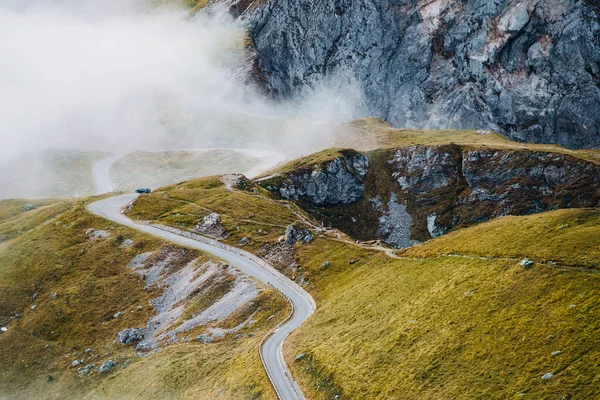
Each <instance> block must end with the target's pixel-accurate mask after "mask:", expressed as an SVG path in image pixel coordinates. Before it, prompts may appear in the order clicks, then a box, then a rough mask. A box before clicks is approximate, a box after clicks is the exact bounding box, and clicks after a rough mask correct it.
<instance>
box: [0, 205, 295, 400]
mask: <svg viewBox="0 0 600 400" xmlns="http://www.w3.org/2000/svg"><path fill="white" fill-rule="evenodd" d="M89 201H91V200H86V201H85V202H84V201H72V202H65V203H64V204H65V206H64V209H63V210H62V212H57V213H56V214H52V215H51V216H49V215H48V216H45V217H44V218H43V219H44V223H34V222H31V221H28V220H27V218H26V217H25V216H26V215H28V216H29V217H30V218H31V219H32V220H34V221H38V220H39V218H38V217H37V213H45V211H44V209H45V208H47V207H54V206H57V205H58V204H62V203H57V204H53V205H48V206H45V207H40V208H39V209H37V210H34V211H29V212H27V213H21V214H19V215H17V217H20V218H23V220H22V221H21V222H22V223H23V224H25V225H27V226H31V228H30V230H28V231H27V232H25V233H23V234H22V235H20V236H18V237H16V238H14V239H11V240H9V241H7V242H5V243H4V244H3V245H2V247H0V326H6V327H7V328H8V330H7V332H2V333H0V348H1V349H2V351H0V364H1V365H2V368H1V369H0V397H1V398H5V397H6V398H16V399H31V398H40V399H44V398H47V399H50V398H52V399H55V398H56V397H57V395H60V398H123V399H124V398H128V399H129V398H152V397H155V398H156V397H159V398H178V399H182V398H194V399H196V398H206V399H214V398H248V399H250V398H258V397H260V398H274V393H273V392H272V389H271V387H270V384H269V382H268V380H267V377H266V374H265V373H264V370H263V367H262V365H261V363H260V359H259V355H258V347H257V346H258V341H259V340H260V338H262V336H264V335H265V334H266V332H267V331H268V330H269V329H271V328H272V327H273V326H275V324H277V323H278V322H279V321H280V320H281V319H283V318H284V317H285V316H286V315H287V312H288V311H287V303H286V302H285V300H284V299H283V298H282V297H281V296H280V295H278V294H276V293H275V292H274V291H272V290H268V289H263V290H261V293H260V295H259V297H258V298H257V299H256V301H255V302H253V303H252V304H248V305H247V306H246V307H243V309H239V310H237V311H236V312H235V313H234V314H232V315H231V316H230V317H229V318H228V319H226V320H225V321H223V325H224V326H225V327H226V328H230V327H234V326H237V325H238V324H239V323H241V322H243V321H245V320H246V319H247V318H248V317H249V315H251V314H253V315H254V317H253V318H254V319H255V322H254V324H252V325H249V326H247V327H244V328H243V329H242V330H240V331H238V332H239V333H243V334H244V335H243V338H239V339H237V338H235V337H234V335H233V334H228V335H226V336H225V337H223V338H220V339H219V340H216V341H215V342H214V343H210V344H206V345H205V344H201V343H199V342H194V341H192V342H188V343H179V344H175V345H172V346H167V347H166V348H164V349H161V350H160V351H159V352H158V353H156V354H153V355H151V356H149V357H146V358H139V357H138V356H137V355H135V354H134V352H133V350H132V348H131V347H130V346H122V345H120V344H116V343H113V340H114V339H115V336H116V333H117V332H119V331H120V330H122V329H124V328H129V327H143V326H145V324H146V322H147V321H148V319H149V318H150V317H151V316H152V315H154V310H153V309H152V307H151V306H150V305H149V300H150V299H152V298H155V297H157V296H158V295H159V294H160V289H159V288H150V289H148V288H145V286H146V285H145V283H144V281H143V280H141V279H140V277H139V275H138V274H136V273H134V272H133V271H131V270H130V269H128V268H126V267H125V266H126V265H127V264H128V263H129V262H130V261H131V259H132V258H133V257H134V256H135V255H136V254H140V253H143V252H148V251H157V250H160V249H165V248H171V249H172V248H173V246H172V245H170V244H168V243H165V242H163V241H161V240H159V239H156V238H153V237H151V236H148V235H145V234H141V233H139V232H137V231H134V230H131V229H128V228H124V227H121V226H119V225H116V224H113V223H111V222H109V221H106V220H104V219H102V218H98V217H95V216H93V215H92V214H90V213H89V212H87V211H86V210H85V208H84V207H85V204H86V203H89ZM7 204H9V205H10V204H11V203H7ZM0 209H2V210H3V211H2V213H1V215H3V216H4V215H7V218H11V216H13V217H12V218H15V217H14V214H15V211H14V210H6V211H5V210H4V209H3V208H2V207H1V206H0ZM13 209H14V207H13ZM36 212H37V213H36ZM46 217H48V218H53V219H51V220H48V221H46ZM89 228H94V229H104V230H106V231H108V232H109V233H110V236H109V237H107V238H101V239H90V238H89V237H88V236H86V233H85V232H86V230H87V229H89ZM126 239H131V240H132V241H133V245H132V246H131V247H126V246H122V244H123V241H124V240H126ZM194 255H199V254H196V252H195V251H194V254H192V255H190V256H194ZM33 306H35V307H33ZM138 306H140V308H138ZM32 307H33V308H32ZM118 311H120V312H122V315H121V316H120V317H119V318H113V315H114V314H115V313H116V312H118ZM271 315H275V318H272V319H269V316H271ZM87 348H92V349H93V354H94V356H91V357H92V358H91V359H88V360H86V362H85V364H87V363H92V362H93V363H95V364H96V366H99V365H100V364H101V363H102V362H103V361H106V360H107V359H112V360H114V361H116V362H117V367H115V369H114V370H113V371H111V372H110V373H109V374H105V375H103V374H98V373H96V374H94V375H91V376H89V377H85V378H83V379H79V378H78V377H77V372H76V369H77V368H76V367H72V366H71V363H72V362H73V360H75V359H80V358H82V357H84V356H85V357H90V355H89V353H85V352H84V350H85V349H87ZM127 360H129V361H127ZM127 364H129V365H128V366H127V367H126V368H122V367H123V366H124V365H127ZM80 366H81V365H80Z"/></svg>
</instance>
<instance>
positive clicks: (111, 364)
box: [100, 360, 116, 374]
mask: <svg viewBox="0 0 600 400" xmlns="http://www.w3.org/2000/svg"><path fill="white" fill-rule="evenodd" d="M115 365H116V364H115V362H114V361H113V360H108V361H104V362H103V363H102V365H101V366H100V373H102V374H104V373H106V372H108V371H110V370H111V369H113V367H114V366H115Z"/></svg>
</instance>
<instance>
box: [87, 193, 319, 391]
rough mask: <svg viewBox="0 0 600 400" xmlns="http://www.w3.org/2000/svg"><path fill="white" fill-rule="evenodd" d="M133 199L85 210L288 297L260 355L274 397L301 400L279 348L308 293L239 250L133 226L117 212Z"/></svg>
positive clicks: (299, 318) (301, 316)
mask: <svg viewBox="0 0 600 400" xmlns="http://www.w3.org/2000/svg"><path fill="white" fill-rule="evenodd" d="M136 197H137V195H134V194H127V195H122V196H115V197H110V198H107V199H104V200H100V201H97V202H94V203H91V204H90V205H89V206H88V210H89V211H90V212H92V213H94V214H96V215H98V216H100V217H103V218H106V219H109V220H111V221H113V222H116V223H118V224H121V225H125V226H127V227H130V228H133V229H137V230H139V231H142V232H145V233H148V234H151V235H154V236H158V237H160V238H162V239H164V240H167V241H169V242H172V243H175V244H178V245H182V246H186V247H191V248H194V249H198V250H201V251H205V252H208V253H211V254H214V255H215V256H217V257H220V258H221V259H223V260H225V261H227V262H228V263H230V264H231V265H234V266H235V267H237V268H238V269H240V270H242V271H244V272H245V273H246V274H248V275H250V276H252V277H254V278H255V279H257V280H259V281H261V282H264V283H266V284H269V285H271V286H273V287H274V288H276V289H277V290H279V291H280V292H282V293H283V294H284V295H285V296H286V297H287V298H288V300H289V301H290V303H291V304H292V307H293V312H292V315H291V317H290V318H289V319H288V320H287V321H285V322H284V323H283V324H282V325H280V326H279V327H278V328H276V329H275V330H274V331H273V332H272V333H270V334H269V335H268V336H267V337H266V339H264V340H263V342H262V345H261V348H260V355H261V360H262V362H263V365H264V367H265V370H266V372H267V375H268V376H269V379H270V381H271V383H272V384H273V387H274V388H275V391H276V393H277V396H278V397H279V398H280V399H283V400H296V399H304V396H303V394H302V391H301V390H300V388H299V386H298V384H297V383H296V381H295V380H294V378H293V377H292V375H291V373H290V372H289V370H288V368H287V365H286V363H285V360H284V358H283V353H282V348H283V341H284V340H285V338H286V337H287V335H289V334H290V333H291V332H292V331H293V330H294V329H296V328H297V327H299V326H300V325H301V324H302V323H303V322H304V321H305V320H306V319H307V318H308V317H309V316H310V315H311V314H312V313H313V312H314V310H315V308H316V305H315V302H314V300H313V298H312V297H311V296H310V294H308V293H307V292H306V291H305V290H304V289H302V287H300V286H299V285H297V284H296V283H295V282H293V281H291V280H290V279H288V278H287V277H286V276H285V275H283V274H281V273H280V272H278V271H277V270H275V269H274V268H273V267H271V266H269V265H268V264H266V263H264V262H260V261H259V260H258V259H257V258H256V257H255V256H253V255H252V254H250V253H247V252H245V251H243V250H240V249H237V248H234V247H231V246H227V245H224V244H223V243H220V242H217V241H214V240H212V239H208V238H207V239H206V240H204V239H203V240H202V241H198V240H194V239H191V238H188V237H185V236H181V235H178V234H175V233H171V232H168V231H165V230H163V229H159V228H157V227H154V226H150V225H144V224H138V223H135V222H134V221H132V220H131V219H129V218H127V217H126V216H125V215H123V214H122V213H121V210H122V209H123V207H125V206H126V205H128V204H129V203H131V202H132V201H133V200H135V198H136Z"/></svg>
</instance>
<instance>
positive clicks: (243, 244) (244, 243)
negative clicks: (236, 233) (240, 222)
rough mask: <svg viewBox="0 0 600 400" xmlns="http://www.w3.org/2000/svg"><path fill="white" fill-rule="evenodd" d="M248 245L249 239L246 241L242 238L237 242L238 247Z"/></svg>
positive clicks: (245, 238)
mask: <svg viewBox="0 0 600 400" xmlns="http://www.w3.org/2000/svg"><path fill="white" fill-rule="evenodd" d="M248 243H250V239H248V238H247V237H243V238H242V240H240V242H239V244H240V246H245V245H247V244H248Z"/></svg>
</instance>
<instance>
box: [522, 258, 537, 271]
mask: <svg viewBox="0 0 600 400" xmlns="http://www.w3.org/2000/svg"><path fill="white" fill-rule="evenodd" d="M533 264H534V263H533V261H531V260H530V259H528V258H524V259H522V260H521V262H520V263H519V265H520V266H521V267H523V268H526V269H528V268H531V266H532V265H533Z"/></svg>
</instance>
